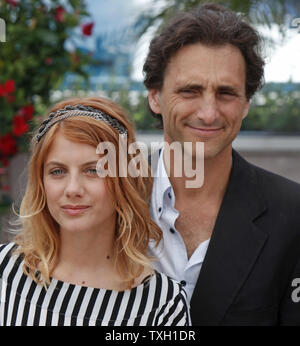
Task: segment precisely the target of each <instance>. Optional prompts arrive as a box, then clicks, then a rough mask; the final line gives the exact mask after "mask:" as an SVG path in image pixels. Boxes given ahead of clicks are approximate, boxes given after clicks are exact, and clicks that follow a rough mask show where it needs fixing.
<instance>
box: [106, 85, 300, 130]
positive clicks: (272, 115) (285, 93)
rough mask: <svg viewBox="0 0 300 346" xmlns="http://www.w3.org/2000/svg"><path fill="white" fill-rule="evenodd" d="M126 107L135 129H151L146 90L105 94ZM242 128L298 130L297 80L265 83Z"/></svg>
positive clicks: (299, 102)
mask: <svg viewBox="0 0 300 346" xmlns="http://www.w3.org/2000/svg"><path fill="white" fill-rule="evenodd" d="M109 96H111V97H112V96H113V98H114V99H115V100H116V101H117V102H119V103H120V105H122V107H123V108H124V109H126V110H127V113H128V115H129V116H130V117H131V119H132V121H133V122H134V123H135V126H136V129H137V130H142V131H150V130H154V129H155V124H156V120H155V119H154V118H153V117H152V116H151V113H150V110H149V108H148V103H147V96H146V93H143V92H140V93H139V94H136V95H134V97H132V92H130V91H128V89H124V90H122V91H121V92H120V93H118V95H116V96H114V95H109ZM241 130H242V131H267V132H274V133H275V132H285V133H286V134H290V133H294V132H300V83H298V84H297V83H267V84H266V85H265V86H264V88H263V89H262V90H261V91H260V92H258V93H257V94H256V96H255V97H254V98H253V100H252V101H251V107H250V111H249V114H248V116H247V117H246V118H245V119H244V120H243V124H242V129H241Z"/></svg>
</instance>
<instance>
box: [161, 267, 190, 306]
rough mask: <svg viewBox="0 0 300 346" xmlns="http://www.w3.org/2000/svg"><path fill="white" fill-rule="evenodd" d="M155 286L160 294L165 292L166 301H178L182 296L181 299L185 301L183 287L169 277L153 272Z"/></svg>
mask: <svg viewBox="0 0 300 346" xmlns="http://www.w3.org/2000/svg"><path fill="white" fill-rule="evenodd" d="M155 278H156V286H157V287H158V288H159V289H160V291H161V292H166V300H167V301H171V300H174V299H175V298H176V299H178V297H179V296H182V299H186V298H187V297H186V292H185V290H184V288H183V285H182V284H181V283H180V282H178V281H177V280H175V279H173V278H171V277H170V276H168V275H166V274H164V273H162V272H159V271H157V270H155Z"/></svg>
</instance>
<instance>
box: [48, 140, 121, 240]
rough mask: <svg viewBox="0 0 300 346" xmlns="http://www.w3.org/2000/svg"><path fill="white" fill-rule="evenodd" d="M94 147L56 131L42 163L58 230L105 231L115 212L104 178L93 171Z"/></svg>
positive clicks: (94, 164)
mask: <svg viewBox="0 0 300 346" xmlns="http://www.w3.org/2000/svg"><path fill="white" fill-rule="evenodd" d="M98 160H99V156H98V155H97V154H96V148H95V147H93V146H91V145H88V144H82V143H75V142H71V141H69V140H67V139H66V138H65V137H64V136H63V134H61V133H58V134H57V135H56V137H55V140H54V142H53V144H52V145H51V147H50V151H49V153H48V155H47V157H46V160H45V163H44V187H45V192H46V198H47V206H48V209H49V211H50V214H51V215H52V217H53V218H54V219H55V221H56V222H57V223H58V224H59V226H60V231H61V232H99V231H101V232H108V234H109V233H110V234H111V232H112V231H114V229H115V220H116V211H115V208H114V207H113V204H112V198H111V195H110V193H109V191H108V190H107V187H106V184H105V178H100V177H99V176H98V175H97V172H96V165H97V161H98Z"/></svg>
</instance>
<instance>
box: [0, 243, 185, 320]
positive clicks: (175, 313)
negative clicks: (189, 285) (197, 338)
mask: <svg viewBox="0 0 300 346" xmlns="http://www.w3.org/2000/svg"><path fill="white" fill-rule="evenodd" d="M16 247H17V245H16V244H15V243H8V244H4V245H0V291H1V300H0V326H15V325H18V326H20V325H21V326H25V325H26V326H27V325H28V326H29V325H30V326H32V325H34V326H79V325H80V326H84V325H86V326H87V325H99V326H100V325H101V326H129V325H130V326H145V325H148V326H186V325H190V317H189V311H188V306H187V302H186V294H185V291H184V289H183V288H182V286H181V285H180V284H179V283H178V282H176V281H174V280H172V279H171V278H169V277H168V276H166V275H164V274H162V273H158V272H155V275H152V276H151V277H150V278H149V280H148V281H147V280H145V281H144V282H143V283H142V284H140V285H139V286H137V287H135V288H133V289H131V290H125V291H115V290H107V289H102V288H92V287H85V286H80V285H74V284H70V283H66V282H63V281H59V280H56V279H54V278H52V279H51V282H50V285H49V287H48V289H47V290H46V289H45V288H44V287H43V286H41V285H38V284H36V283H35V282H34V281H33V280H32V278H31V277H29V276H28V275H26V274H25V273H24V271H23V264H24V260H23V258H22V256H21V255H19V256H18V255H12V252H13V251H14V250H15V249H16Z"/></svg>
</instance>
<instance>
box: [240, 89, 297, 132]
mask: <svg viewBox="0 0 300 346" xmlns="http://www.w3.org/2000/svg"><path fill="white" fill-rule="evenodd" d="M242 130H246V131H269V132H285V133H287V134H288V133H293V132H300V84H299V83H298V84H296V83H269V84H267V85H266V86H265V87H264V88H263V90H262V91H261V92H260V93H258V94H257V96H256V97H254V99H253V102H252V106H251V107H250V111H249V114H248V116H247V117H246V118H245V119H244V120H243V125H242Z"/></svg>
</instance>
